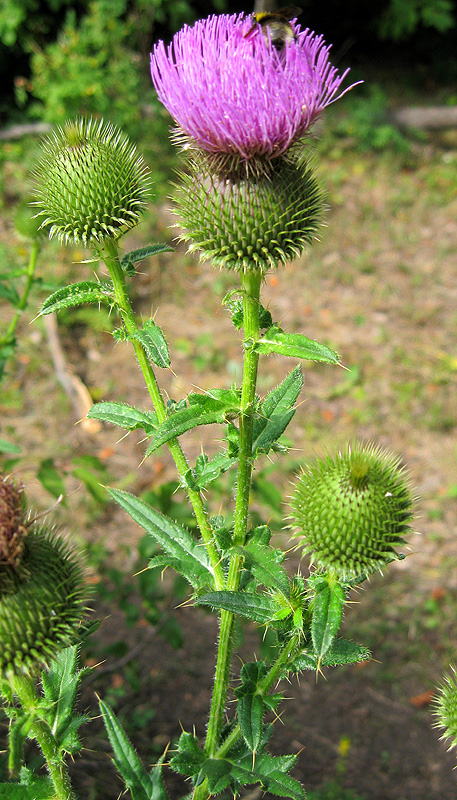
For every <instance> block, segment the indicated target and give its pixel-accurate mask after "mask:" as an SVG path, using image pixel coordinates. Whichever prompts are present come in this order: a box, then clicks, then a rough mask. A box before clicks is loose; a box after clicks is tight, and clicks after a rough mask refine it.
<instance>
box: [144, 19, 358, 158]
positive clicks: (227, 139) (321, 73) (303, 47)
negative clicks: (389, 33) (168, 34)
mask: <svg viewBox="0 0 457 800" xmlns="http://www.w3.org/2000/svg"><path fill="white" fill-rule="evenodd" d="M294 31H295V37H296V38H295V41H294V40H292V41H290V42H287V44H286V45H285V47H284V48H283V49H282V50H280V51H278V50H276V49H275V48H274V47H273V46H272V45H271V43H270V42H268V41H266V39H265V37H264V36H263V34H262V32H261V30H260V28H259V27H254V28H253V24H252V17H250V16H249V17H246V16H244V15H242V14H241V15H236V14H235V15H231V16H229V15H226V14H222V15H220V16H211V17H208V18H207V19H204V20H200V21H199V22H196V23H195V25H193V26H192V27H189V26H187V25H186V26H184V28H182V30H180V31H179V32H178V33H176V34H175V36H174V37H173V40H172V42H171V44H169V45H168V47H166V46H165V45H164V43H163V42H162V41H160V42H159V43H158V44H157V45H156V46H155V47H154V52H153V53H152V55H151V76H152V81H153V83H154V86H155V88H156V90H157V94H158V97H159V100H160V101H161V102H162V103H163V105H164V106H165V107H166V108H167V109H168V111H169V112H170V114H171V116H172V117H173V118H174V119H175V120H176V122H177V124H178V126H179V127H180V128H181V130H182V131H183V132H184V133H185V134H186V135H187V136H190V137H191V138H192V139H193V140H194V142H195V144H196V145H197V146H198V147H200V148H201V149H203V150H206V151H208V152H212V153H228V154H237V155H239V156H240V157H241V158H242V159H249V158H252V157H262V156H266V157H267V158H272V157H275V156H279V155H281V154H282V153H284V152H285V151H286V150H287V149H288V148H289V147H290V146H291V144H293V143H294V142H296V141H297V140H298V139H300V138H301V137H302V136H303V135H304V134H305V133H306V131H307V130H308V129H309V127H310V126H311V125H312V123H313V122H314V120H315V119H316V117H317V116H318V114H320V112H321V111H322V110H323V109H324V108H325V107H326V106H328V105H329V104H330V103H332V102H334V101H335V100H337V99H338V98H339V97H341V96H342V95H343V94H345V92H346V91H348V90H349V89H350V88H352V86H350V87H348V89H346V90H344V91H343V92H340V93H339V94H338V91H339V89H340V86H341V84H342V82H343V80H344V78H345V77H346V75H347V73H348V70H346V71H345V72H344V73H343V74H342V75H339V73H338V70H337V69H336V68H335V67H332V65H331V64H330V62H329V58H328V56H329V49H330V48H329V47H327V46H326V45H325V43H324V40H323V38H322V36H316V35H315V34H314V33H313V32H312V31H309V30H308V29H305V30H303V31H302V30H301V29H300V26H299V25H297V24H294ZM354 85H355V84H354Z"/></svg>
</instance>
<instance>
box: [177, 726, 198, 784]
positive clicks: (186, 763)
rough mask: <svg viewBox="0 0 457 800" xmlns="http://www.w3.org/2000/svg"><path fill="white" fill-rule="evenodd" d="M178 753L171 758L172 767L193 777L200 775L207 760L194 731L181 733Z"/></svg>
mask: <svg viewBox="0 0 457 800" xmlns="http://www.w3.org/2000/svg"><path fill="white" fill-rule="evenodd" d="M177 751H178V752H177V753H176V755H174V756H173V758H170V767H171V768H172V769H173V770H174V771H175V772H180V773H181V774H182V775H188V776H189V777H193V776H196V775H198V773H199V772H200V769H201V766H202V764H203V762H204V761H205V753H204V751H203V750H202V748H201V747H200V745H199V744H198V739H197V737H196V736H193V734H192V733H186V732H185V731H184V732H183V733H182V734H181V736H180V737H179V739H178V745H177Z"/></svg>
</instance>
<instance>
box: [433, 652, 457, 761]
mask: <svg viewBox="0 0 457 800" xmlns="http://www.w3.org/2000/svg"><path fill="white" fill-rule="evenodd" d="M433 711H434V714H435V717H436V722H435V728H444V731H443V734H442V736H441V739H443V740H446V739H447V740H450V744H449V748H448V749H449V750H452V748H453V747H457V678H456V671H455V667H453V666H451V668H450V672H448V673H447V674H446V675H444V676H443V680H442V683H441V685H440V687H439V688H438V691H437V694H436V696H435V698H434V709H433Z"/></svg>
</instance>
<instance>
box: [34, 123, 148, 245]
mask: <svg viewBox="0 0 457 800" xmlns="http://www.w3.org/2000/svg"><path fill="white" fill-rule="evenodd" d="M33 175H34V180H35V192H34V196H35V199H34V201H33V205H35V206H36V208H37V209H38V212H37V216H38V217H41V218H42V222H41V227H42V228H44V229H45V230H46V231H47V232H48V234H49V237H50V238H52V237H54V236H56V237H57V238H58V239H59V240H60V241H61V242H62V243H64V244H78V243H82V244H84V245H90V244H92V245H93V244H97V243H100V242H103V241H104V240H105V239H118V238H119V237H120V236H122V235H123V234H124V233H125V232H126V231H127V230H129V229H130V228H133V227H134V226H135V225H137V224H138V222H139V221H140V217H141V214H142V213H143V209H144V206H145V205H146V202H147V199H148V196H149V193H150V188H151V180H150V175H149V170H148V168H147V166H146V164H145V162H144V161H143V158H142V156H141V155H139V153H138V151H137V149H136V147H135V145H133V144H132V143H131V142H130V141H129V139H128V138H127V136H126V135H125V134H124V133H122V131H120V130H119V129H118V128H116V127H115V126H114V125H111V124H110V123H105V122H104V121H103V120H100V121H97V120H94V119H77V120H75V121H72V122H67V123H66V124H65V125H64V127H63V128H62V127H60V126H59V127H58V128H57V129H56V130H55V131H54V132H53V133H52V134H51V135H50V136H49V137H48V138H47V139H45V141H44V143H43V145H42V152H41V157H40V159H39V161H38V163H37V165H36V167H35V169H34V173H33Z"/></svg>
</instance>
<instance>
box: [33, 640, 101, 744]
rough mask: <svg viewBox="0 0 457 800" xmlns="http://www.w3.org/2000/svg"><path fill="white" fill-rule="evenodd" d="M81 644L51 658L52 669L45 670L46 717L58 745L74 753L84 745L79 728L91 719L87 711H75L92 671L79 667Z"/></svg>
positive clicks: (67, 648)
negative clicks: (88, 675) (82, 682)
mask: <svg viewBox="0 0 457 800" xmlns="http://www.w3.org/2000/svg"><path fill="white" fill-rule="evenodd" d="M77 667H78V646H77V645H73V646H72V647H66V648H65V649H64V650H61V651H60V653H59V654H58V655H57V656H56V658H54V659H53V660H52V662H51V665H50V667H49V670H43V673H42V677H41V681H42V685H43V694H44V705H45V707H46V715H45V716H46V721H47V722H48V724H49V725H50V727H51V728H52V731H53V734H54V737H55V739H56V742H57V745H58V747H59V749H60V750H61V751H62V752H65V753H70V754H74V753H77V752H79V750H80V749H81V743H80V740H79V737H78V734H77V731H78V728H79V727H80V726H81V725H83V724H84V723H85V722H88V721H89V717H88V716H87V715H79V714H75V711H74V706H75V703H76V696H77V692H78V689H79V685H80V683H81V681H82V679H83V678H84V677H85V676H86V675H87V674H88V673H89V672H90V671H91V670H90V669H88V668H84V669H80V670H78V668H77Z"/></svg>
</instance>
